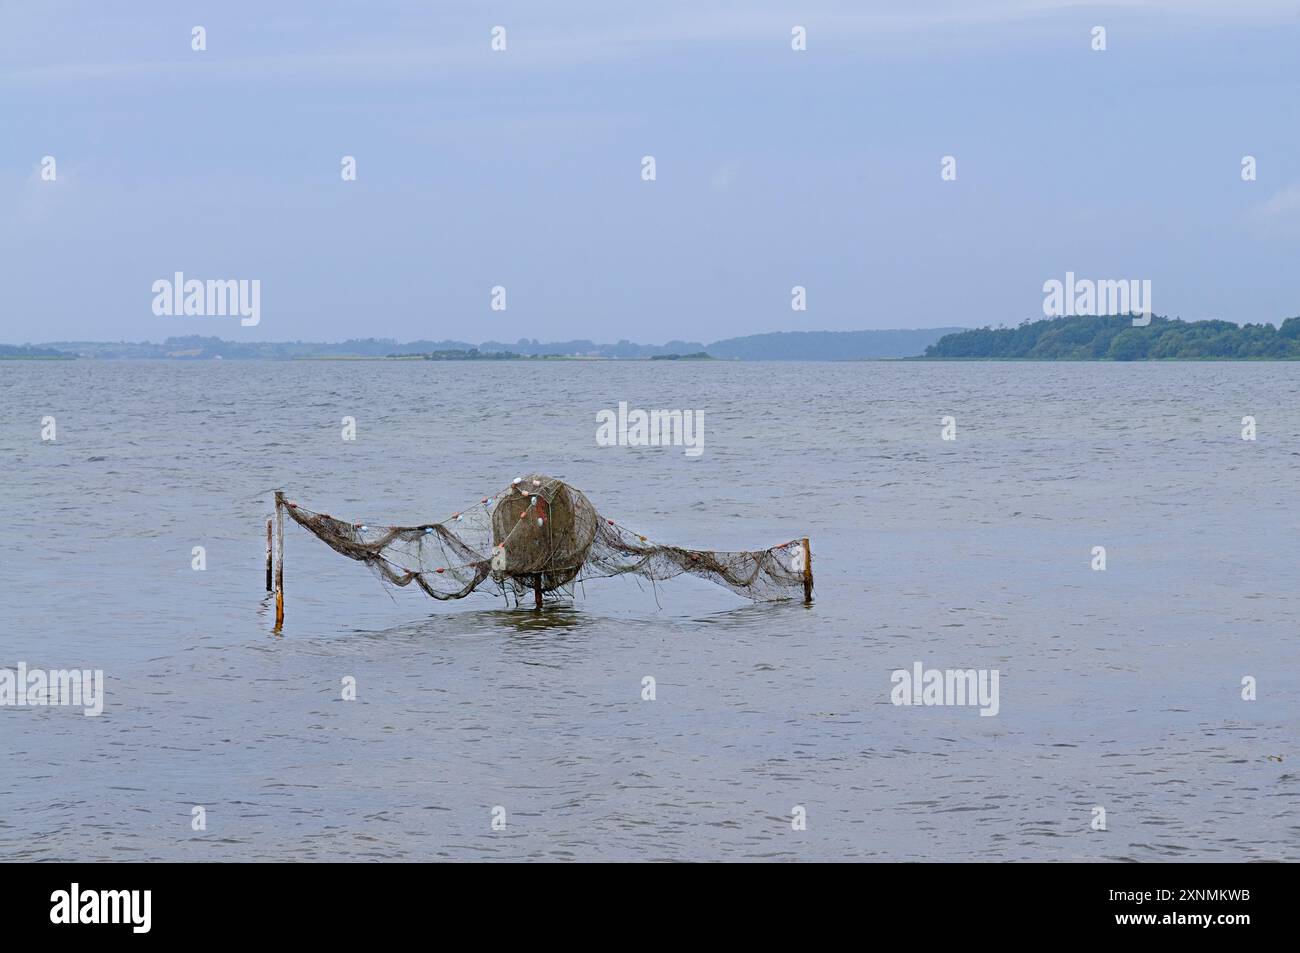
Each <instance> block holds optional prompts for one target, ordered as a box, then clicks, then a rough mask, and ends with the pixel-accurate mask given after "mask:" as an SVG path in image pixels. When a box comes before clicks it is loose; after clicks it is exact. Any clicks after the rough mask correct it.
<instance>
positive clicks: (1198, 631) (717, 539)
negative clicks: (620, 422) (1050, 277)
mask: <svg viewBox="0 0 1300 953" xmlns="http://www.w3.org/2000/svg"><path fill="white" fill-rule="evenodd" d="M620 402H626V403H627V405H628V406H629V407H630V408H640V409H645V410H654V409H664V410H683V411H687V410H689V411H694V412H695V413H697V414H699V415H702V424H703V435H704V442H703V447H702V452H700V453H699V454H698V455H693V454H688V453H687V452H686V450H685V448H683V447H680V446H617V445H616V446H601V445H599V443H598V442H597V439H596V431H597V420H598V417H599V415H600V414H601V412H602V411H609V410H613V409H616V408H617V407H618V405H619V403H620ZM345 418H351V419H352V421H353V423H354V428H355V439H344V436H345V428H346V427H347V424H346V422H345ZM1298 465H1300V366H1297V365H1295V364H1286V363H1135V364H1120V363H1032V362H1020V363H996V362H991V363H931V362H919V361H868V362H845V363H743V362H731V361H703V360H701V361H637V362H628V361H595V360H592V361H579V360H547V361H477V362H469V361H466V362H433V361H298V362H260V361H248V362H241V361H233V360H227V361H204V362H184V361H125V360H124V361H109V360H99V361H96V360H77V361H48V362H46V361H0V669H8V670H13V671H16V670H17V668H18V666H19V665H20V664H21V665H23V666H25V667H26V668H27V669H28V670H31V669H43V670H54V671H58V670H72V669H76V670H87V671H100V672H102V673H103V698H102V703H103V708H102V713H101V714H98V715H87V714H86V713H85V712H84V711H83V709H81V708H77V707H74V706H53V705H34V704H30V703H29V704H21V705H20V704H17V703H15V702H14V700H13V699H10V703H9V704H0V753H2V754H3V760H4V765H5V770H4V771H3V772H0V859H2V860H11V861H12V860H21V861H63V860H66V861H73V860H75V861H96V860H120V861H146V860H180V861H234V860H241V861H285V860H320V861H429V860H459V861H472V860H511V861H602V860H607V861H633V860H636V861H711V860H713V861H760V860H776V861H794V862H799V861H956V862H968V861H970V862H973V861H1113V862H1125V861H1186V860H1200V861H1266V860H1267V861H1279V860H1289V861H1296V860H1300V748H1298V746H1297V727H1298V726H1300V675H1298V674H1297V673H1298V672H1300V631H1298V628H1297V620H1298V618H1300V597H1298V596H1297V585H1296V570H1297V564H1298V562H1300V532H1298V531H1300V510H1298V509H1297V506H1296V490H1297V467H1298ZM534 472H540V473H547V474H550V475H552V476H556V477H559V478H560V479H563V480H566V481H568V482H569V483H571V484H573V485H574V486H577V487H579V488H580V489H582V490H583V491H584V492H585V493H586V494H587V496H588V497H589V498H590V499H591V500H592V502H593V503H594V504H595V506H596V508H597V509H598V510H599V511H600V512H601V514H602V515H604V516H606V517H608V518H612V519H615V520H617V521H618V522H619V523H620V524H622V525H625V526H628V527H631V528H633V529H636V530H637V531H638V532H640V533H644V534H645V535H646V536H648V537H649V538H650V539H652V540H655V541H659V542H665V543H672V544H676V545H680V546H686V547H691V548H698V549H718V550H751V549H762V548H765V547H768V546H772V545H775V544H778V543H784V542H786V541H788V540H791V539H800V538H803V537H805V536H806V537H808V538H809V539H810V541H811V544H810V548H811V552H812V568H813V573H814V578H815V594H814V600H813V602H812V604H811V605H805V604H804V603H803V600H802V599H801V598H797V599H792V600H786V601H779V602H765V603H751V602H749V601H748V600H746V599H743V598H741V597H739V596H737V595H735V594H734V593H732V592H730V591H728V590H726V589H723V588H721V587H718V586H714V585H711V584H710V583H708V582H707V581H704V580H700V579H696V578H692V577H684V578H679V579H673V580H668V581H664V582H659V583H655V584H651V583H649V582H646V581H644V580H639V579H637V578H636V577H626V578H615V579H603V580H592V581H589V582H586V583H584V584H582V585H580V586H578V587H577V589H576V590H575V592H574V595H573V598H572V599H571V600H569V601H567V602H566V603H564V604H559V605H553V606H548V607H547V608H545V609H544V610H542V611H540V612H538V611H536V610H534V609H532V608H531V607H529V606H524V607H516V606H514V605H513V603H511V602H507V601H505V600H503V599H502V598H501V597H499V596H495V597H494V596H492V595H487V594H481V595H479V594H476V595H473V596H471V597H469V598H467V599H465V600H462V601H459V602H452V603H439V602H435V601H433V600H431V599H429V598H428V597H427V596H425V595H423V594H422V593H420V592H419V591H418V590H416V589H415V587H410V588H407V589H395V588H393V587H391V586H385V585H384V584H383V583H382V582H381V581H380V580H378V579H377V578H376V577H375V576H373V575H372V574H371V573H369V572H368V571H367V570H366V569H365V567H363V566H362V565H361V564H359V563H355V562H352V561H350V560H347V559H344V558H343V557H341V556H339V555H338V554H337V553H335V552H333V551H332V550H330V549H329V548H328V547H326V546H325V545H324V544H322V543H321V542H320V541H319V540H317V539H316V538H314V537H312V536H311V535H309V534H308V533H306V532H305V531H303V530H302V529H301V528H299V527H297V526H296V525H295V524H292V523H289V524H288V528H287V530H286V539H285V560H284V575H285V622H284V626H283V629H282V631H280V632H278V633H277V632H275V631H274V610H273V605H272V603H271V601H270V600H269V599H268V596H267V593H266V587H265V563H264V553H265V525H266V518H267V517H268V516H269V515H270V514H271V512H272V494H273V492H274V491H275V490H276V489H282V490H284V491H285V492H286V493H287V494H288V495H289V497H290V498H291V499H294V500H296V501H298V502H301V503H302V504H303V505H305V506H309V507H311V508H312V509H315V510H319V511H324V512H328V513H331V514H334V515H335V516H339V517H342V518H350V519H355V520H356V521H358V522H362V521H369V522H375V523H380V524H397V523H401V524H410V523H422V522H428V521H432V520H440V519H444V518H446V517H447V516H449V515H450V514H452V513H454V512H457V511H459V510H461V509H463V508H464V507H466V506H467V505H469V504H472V503H476V502H478V501H479V500H480V499H481V498H483V497H485V496H489V495H491V494H493V493H494V492H495V491H497V490H499V489H501V488H502V487H504V486H506V485H507V484H508V483H509V482H510V481H511V480H512V479H513V478H514V477H516V476H520V475H523V474H527V473H534ZM918 666H919V668H920V669H921V670H922V671H923V672H929V671H931V670H937V671H938V672H939V673H941V674H942V673H945V672H948V671H957V672H967V671H972V670H973V671H975V672H977V673H982V675H983V676H984V677H985V678H986V679H988V678H991V677H992V676H993V673H996V685H997V700H996V701H997V704H996V706H995V707H996V711H994V710H993V706H989V705H984V706H982V707H981V706H980V705H975V704H971V703H970V699H966V702H965V703H961V702H960V700H959V699H953V698H949V697H947V696H945V697H943V698H940V699H939V700H940V701H952V702H954V703H952V704H924V703H914V704H905V703H902V702H903V701H907V700H911V701H913V702H919V701H921V699H919V698H912V699H900V691H901V684H902V681H904V680H910V679H911V675H912V673H913V672H914V671H915V670H916V669H917V668H918ZM896 673H904V675H905V676H906V679H904V678H902V677H900V676H899V675H897V674H896ZM909 684H910V681H909ZM931 700H934V699H931ZM2 701H3V699H0V702H2Z"/></svg>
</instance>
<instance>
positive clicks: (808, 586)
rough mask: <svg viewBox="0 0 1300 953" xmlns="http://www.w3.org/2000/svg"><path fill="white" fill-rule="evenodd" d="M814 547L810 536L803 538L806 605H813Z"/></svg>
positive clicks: (804, 599) (804, 595)
mask: <svg viewBox="0 0 1300 953" xmlns="http://www.w3.org/2000/svg"><path fill="white" fill-rule="evenodd" d="M812 586H813V580H812V547H811V546H809V545H808V537H807V536H805V537H804V538H803V603H804V605H806V606H810V605H812Z"/></svg>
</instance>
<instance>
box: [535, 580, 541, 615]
mask: <svg viewBox="0 0 1300 953" xmlns="http://www.w3.org/2000/svg"><path fill="white" fill-rule="evenodd" d="M533 595H535V596H536V597H537V600H536V605H535V608H538V609H540V608H541V607H542V577H541V576H534V577H533Z"/></svg>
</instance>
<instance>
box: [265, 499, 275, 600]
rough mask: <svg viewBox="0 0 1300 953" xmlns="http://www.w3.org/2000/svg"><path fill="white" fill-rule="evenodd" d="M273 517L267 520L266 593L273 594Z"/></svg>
mask: <svg viewBox="0 0 1300 953" xmlns="http://www.w3.org/2000/svg"><path fill="white" fill-rule="evenodd" d="M272 532H273V531H272V529H271V517H269V516H268V517H267V518H266V591H267V592H271V591H272V590H273V589H274V588H275V587H274V586H273V585H272V584H271V565H272V563H273V561H274V560H273V558H272V556H271V541H272Z"/></svg>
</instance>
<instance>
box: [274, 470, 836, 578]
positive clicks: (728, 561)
mask: <svg viewBox="0 0 1300 953" xmlns="http://www.w3.org/2000/svg"><path fill="white" fill-rule="evenodd" d="M276 506H277V507H280V508H281V512H286V513H288V514H289V516H290V518H291V519H293V520H294V522H296V523H297V524H298V525H299V526H302V527H303V528H304V529H306V530H308V531H309V532H310V533H312V535H314V536H316V537H318V538H319V539H321V540H322V541H324V542H325V543H326V544H327V545H328V546H329V547H330V548H332V549H333V550H335V551H336V552H339V553H342V554H343V555H344V556H347V557H348V558H350V559H355V560H357V561H358V562H363V563H365V564H366V565H367V566H369V567H370V569H371V570H373V571H374V572H375V573H376V574H378V575H379V577H380V578H381V579H383V580H385V581H386V582H390V583H392V584H393V585H395V586H409V585H411V584H412V583H415V584H416V585H417V586H419V587H420V588H421V589H423V590H424V591H425V592H426V593H428V594H429V595H430V596H432V597H433V598H435V599H443V600H446V599H462V598H464V597H465V596H468V595H469V594H470V593H471V592H476V591H488V592H492V593H496V594H500V595H510V596H513V597H514V598H515V599H516V601H518V600H519V599H520V598H521V597H522V596H524V595H526V594H527V593H529V592H532V593H535V594H545V595H547V596H559V595H564V596H567V595H572V591H573V586H574V585H575V584H576V583H579V582H582V581H585V580H587V579H597V578H604V577H609V576H622V575H635V576H639V577H641V578H643V579H648V580H651V581H656V582H657V581H662V580H666V579H671V578H673V577H674V576H679V575H682V574H683V573H689V574H690V575H692V576H698V577H700V578H701V579H708V580H710V581H711V582H715V583H718V584H719V585H722V586H725V587H727V588H728V589H730V590H731V591H732V592H735V593H737V594H738V595H741V596H744V597H746V598H748V599H753V600H755V601H764V600H772V599H784V598H790V597H792V596H795V595H797V594H799V593H802V594H803V595H804V596H805V598H808V597H810V596H811V589H812V572H811V566H810V565H809V557H808V553H807V551H806V548H805V542H804V541H800V540H791V541H790V542H788V543H783V544H781V545H780V546H773V547H771V548H770V549H760V550H756V551H754V552H714V551H710V550H697V549H682V548H681V547H679V546H664V545H661V544H659V543H654V542H651V541H650V540H648V539H647V538H646V537H644V536H641V535H639V534H638V533H635V532H633V531H631V530H629V529H627V528H626V527H624V526H620V525H619V524H618V523H615V522H614V521H613V520H611V519H605V518H603V517H602V516H601V515H600V514H599V513H597V512H596V509H595V507H593V506H592V505H591V501H590V500H588V499H587V497H586V495H585V494H583V493H582V491H580V490H578V489H575V488H574V487H571V486H569V485H568V484H567V483H564V482H562V481H560V480H556V479H553V478H551V477H548V476H542V475H540V474H534V475H530V476H527V477H520V478H518V479H516V480H514V482H512V483H511V484H510V486H508V487H506V488H505V489H504V490H502V491H501V492H500V493H496V494H494V495H492V496H485V497H483V498H482V499H481V500H480V501H479V502H478V503H476V504H474V505H473V506H471V507H470V508H469V509H467V510H465V511H463V512H460V513H453V514H452V515H451V516H450V517H449V518H448V519H447V520H445V521H444V522H441V523H425V524H421V525H419V526H371V525H368V524H364V523H354V522H348V521H347V520H341V519H338V518H336V517H333V516H330V515H329V514H328V513H317V512H314V511H312V510H310V509H308V508H307V507H305V506H301V505H300V504H298V503H293V502H289V501H288V500H286V499H285V498H284V496H283V494H279V493H277V494H276ZM537 598H538V599H540V598H541V595H538V596H537Z"/></svg>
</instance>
